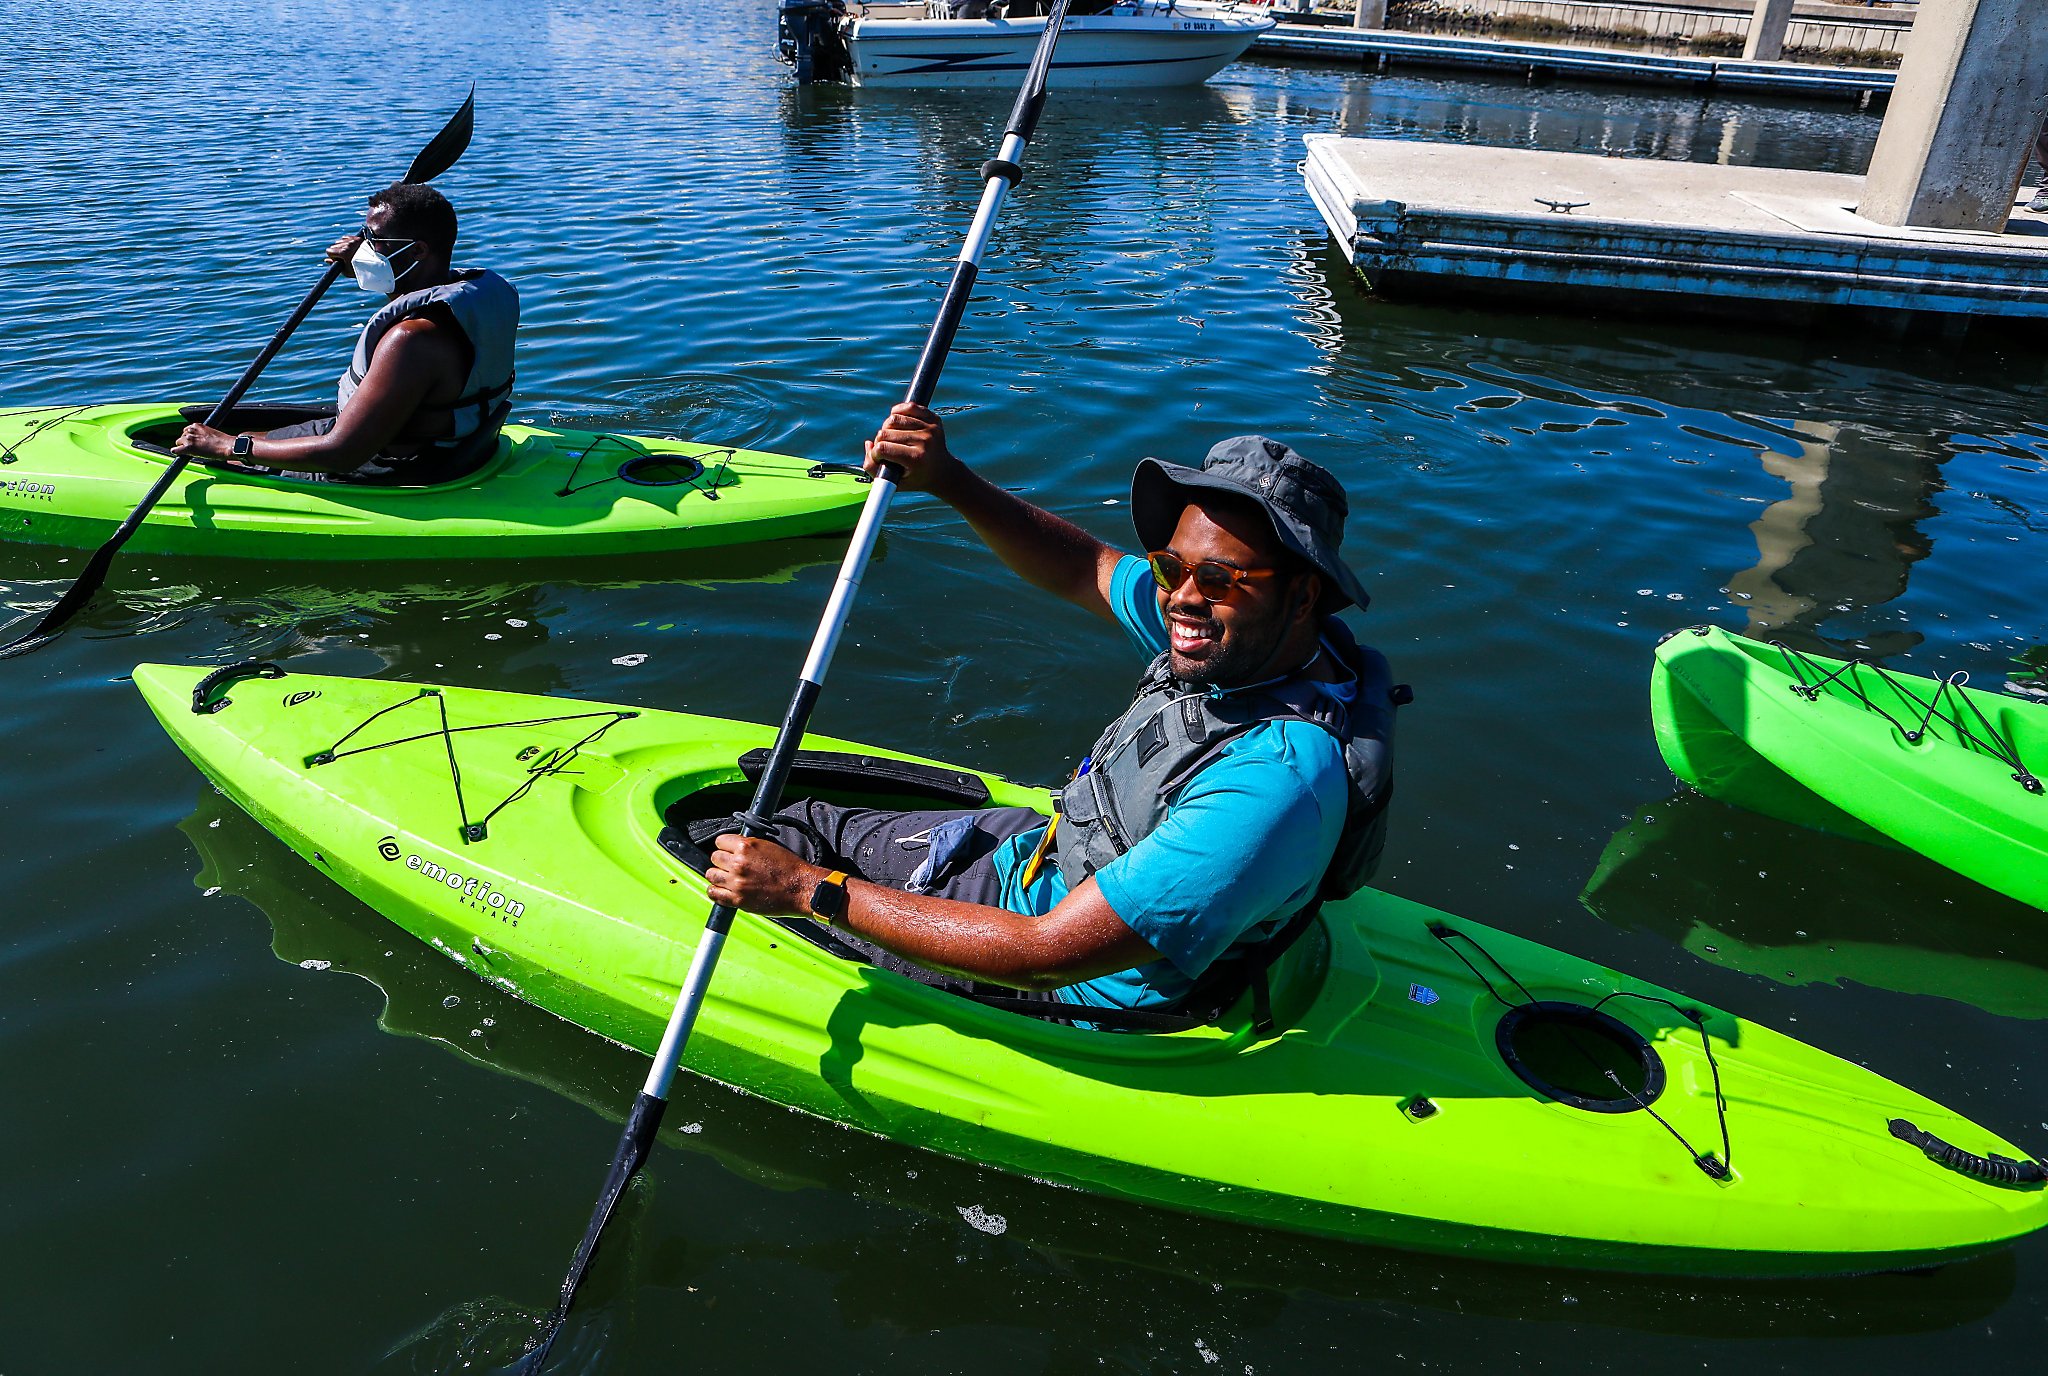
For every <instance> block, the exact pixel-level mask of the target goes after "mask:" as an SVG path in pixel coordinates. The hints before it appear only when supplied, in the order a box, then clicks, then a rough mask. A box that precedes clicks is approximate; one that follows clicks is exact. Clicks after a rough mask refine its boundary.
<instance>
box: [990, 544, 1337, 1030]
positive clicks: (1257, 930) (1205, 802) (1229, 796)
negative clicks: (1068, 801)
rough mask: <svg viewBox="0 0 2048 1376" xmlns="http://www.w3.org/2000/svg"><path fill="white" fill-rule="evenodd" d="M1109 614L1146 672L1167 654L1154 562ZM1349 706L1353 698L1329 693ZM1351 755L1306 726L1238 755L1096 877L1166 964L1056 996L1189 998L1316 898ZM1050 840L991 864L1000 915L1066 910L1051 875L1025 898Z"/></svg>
mask: <svg viewBox="0 0 2048 1376" xmlns="http://www.w3.org/2000/svg"><path fill="white" fill-rule="evenodd" d="M1110 609H1111V610H1112V611H1113V612H1114V613H1115V614H1116V619H1117V621H1118V622H1119V623H1121V624H1122V626H1123V628H1124V630H1125V632H1126V633H1128V634H1129V636H1130V638H1131V643H1132V644H1133V645H1134V646H1135V647H1136V648H1137V649H1138V650H1139V651H1140V652H1141V653H1142V654H1143V655H1144V657H1145V658H1146V659H1148V660H1150V659H1152V658H1153V657H1154V656H1156V655H1158V654H1159V653H1160V652H1162V651H1163V650H1165V649H1166V647H1167V637H1166V622H1165V621H1164V619H1163V618H1162V617H1161V616H1160V614H1159V598H1158V595H1157V585H1156V584H1155V583H1154V582H1153V580H1152V571H1151V570H1150V569H1149V568H1148V567H1146V564H1145V561H1144V560H1142V559H1139V558H1136V557H1130V556H1127V557H1126V558H1124V559H1123V560H1122V562H1120V563H1119V564H1118V565H1117V567H1116V572H1115V574H1114V576H1113V579H1112V582H1111V587H1110ZM1318 686H1319V687H1321V688H1323V689H1324V690H1325V691H1328V692H1330V693H1331V694H1332V695H1333V696H1338V697H1340V698H1343V699H1344V700H1347V701H1348V700H1349V697H1350V695H1351V693H1352V692H1353V691H1354V690H1355V685H1353V684H1350V683H1338V684H1321V685H1318ZM1347 797H1348V790H1347V786H1346V782H1345V777H1344V757H1343V751H1342V749H1341V748H1340V747H1339V745H1338V743H1337V741H1336V739H1335V738H1334V737H1332V736H1331V735H1330V733H1329V732H1327V731H1325V730H1323V729H1322V728H1321V727H1319V726H1317V725H1315V724H1314V723H1313V722H1306V721H1300V720H1293V719H1290V720H1285V721H1269V722H1263V723H1261V724H1260V725H1258V726H1255V727H1253V728H1252V729H1251V730H1249V731H1247V732H1245V733H1244V734H1243V735H1241V736H1237V737H1235V738H1233V739H1232V740H1231V741H1230V742H1229V743H1227V744H1226V745H1225V746H1224V747H1223V749H1222V751H1221V752H1219V753H1218V755H1217V757H1216V758H1215V759H1214V760H1212V761H1210V762H1209V763H1208V764H1207V765H1205V766H1203V767H1202V769H1201V770H1199V771H1198V772H1197V773H1196V774H1195V777H1194V778H1193V779H1191V780H1189V781H1188V783H1187V785H1186V786H1185V787H1184V788H1182V789H1181V791H1180V795H1179V796H1178V797H1177V798H1175V799H1174V800H1173V802H1172V806H1171V807H1170V808H1169V809H1168V811H1167V814H1166V817H1165V819H1164V820H1163V821H1161V822H1160V824H1159V826H1158V827H1157V828H1156V829H1154V831H1153V832H1152V834H1151V835H1149V836H1147V837H1145V838H1144V839H1143V840H1141V841H1139V842H1138V843H1137V844H1136V845H1134V846H1132V847H1131V848H1130V849H1129V850H1128V851H1126V852H1125V853H1124V854H1122V855H1120V856H1118V857H1117V858H1116V859H1114V860H1112V861H1110V862H1109V863H1108V864H1107V865H1104V866H1103V867H1102V868H1101V869H1099V870H1097V871H1096V872H1095V882H1096V884H1097V886H1098V887H1100V888H1101V890H1102V896H1103V897H1104V898H1106V899H1108V900H1109V906H1110V907H1112V908H1114V909H1115V910H1116V915H1117V916H1118V917H1120V918H1122V919H1123V920H1124V922H1125V923H1126V924H1127V925H1128V926H1129V927H1130V929H1131V930H1132V931H1134V932H1136V933H1137V934H1138V935H1139V936H1141V937H1143V938H1144V939H1145V940H1146V941H1147V942H1149V943H1150V944H1151V946H1152V949H1153V950H1155V951H1157V952H1159V954H1160V955H1161V956H1162V957H1164V959H1162V960H1157V961H1154V962H1153V963H1151V964H1150V965H1141V966H1139V967H1138V968H1137V969H1135V970H1124V971H1121V972H1120V973H1117V974H1113V975H1103V976H1101V977H1100V978H1097V979H1092V980H1089V981H1087V982H1086V983H1084V984H1071V985H1068V986H1067V987H1066V988H1064V989H1060V990H1058V991H1056V992H1057V993H1058V995H1059V997H1060V998H1062V999H1065V1000H1067V1001H1068V1002H1070V1003H1084V1004H1093V1005H1095V1006H1096V1007H1098V1008H1100V1007H1109V1008H1139V1007H1144V1006H1146V1005H1149V1004H1161V1003H1170V1002H1172V1001H1173V1000H1175V999H1178V998H1180V997H1182V996H1183V995H1185V994H1186V993H1187V992H1188V990H1189V989H1190V988H1191V987H1192V986H1193V984H1194V981H1195V980H1196V979H1197V978H1198V977H1200V975H1201V973H1202V972H1203V971H1204V970H1206V969H1208V968H1209V966H1210V965H1211V964H1213V963H1214V962H1215V961H1216V960H1217V958H1218V957H1220V956H1223V955H1225V954H1227V953H1228V952H1230V951H1231V950H1232V949H1233V948H1235V947H1239V946H1244V945H1250V944H1255V943H1257V942H1259V941H1261V940H1263V939H1264V938H1266V937H1267V936H1270V935H1271V934H1272V933H1273V932H1274V931H1275V930H1277V929H1278V927H1279V926H1280V925H1281V924H1282V923H1283V922H1285V921H1286V919H1287V918H1289V917H1291V916H1293V915H1294V913H1296V912H1297V911H1299V910H1300V909H1301V908H1302V907H1303V906H1304V905H1305V904H1306V903H1308V902H1309V900H1310V899H1311V898H1313V897H1314V896H1315V890H1316V886H1317V885H1318V884H1319V883H1320V882H1321V881H1322V877H1323V871H1324V870H1325V869H1326V868H1328V866H1329V863H1330V857H1331V856H1332V855H1334V854H1335V853H1336V850H1337V838H1338V835H1339V834H1340V833H1341V832H1342V831H1343V829H1344V810H1345V807H1346V800H1347ZM1044 830H1045V829H1044V828H1043V827H1039V828H1035V829H1033V830H1032V831H1029V832H1026V833H1025V834H1024V835H1022V836H1018V837H1014V838H1013V839H1011V840H1009V841H1006V842H1004V843H1003V846H1002V848H1001V849H999V850H998V851H997V852H996V854H995V857H994V861H995V867H996V874H997V876H998V877H999V878H1000V879H1001V881H1002V885H1003V890H1002V905H1003V906H1004V907H1006V908H1008V909H1010V910H1011V911H1012V912H1021V913H1034V914H1036V913H1046V912H1050V911H1051V910H1052V908H1053V905H1054V904H1056V903H1058V902H1059V901H1060V900H1061V899H1062V898H1065V897H1066V896H1067V885H1066V880H1065V879H1064V878H1063V877H1062V876H1061V874H1060V870H1059V866H1058V865H1056V864H1053V863H1051V862H1050V861H1048V862H1047V863H1046V864H1045V865H1043V866H1041V867H1040V870H1039V872H1038V874H1037V875H1036V876H1035V877H1034V878H1033V880H1032V882H1031V883H1030V884H1029V885H1028V886H1027V885H1025V884H1023V883H1022V882H1021V879H1022V875H1023V869H1024V865H1025V862H1026V861H1027V860H1028V859H1029V858H1030V855H1031V852H1032V851H1033V850H1034V849H1036V848H1037V846H1038V843H1039V840H1040V838H1041V837H1042V836H1043V835H1044Z"/></svg>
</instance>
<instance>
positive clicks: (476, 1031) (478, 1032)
mask: <svg viewBox="0 0 2048 1376" xmlns="http://www.w3.org/2000/svg"><path fill="white" fill-rule="evenodd" d="M483 1034H484V1030H483V1029H482V1028H481V1027H472V1028H470V1029H469V1035H470V1036H472V1037H481V1036H482V1035H483Z"/></svg>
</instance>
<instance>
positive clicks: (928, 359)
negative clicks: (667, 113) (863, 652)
mask: <svg viewBox="0 0 2048 1376" xmlns="http://www.w3.org/2000/svg"><path fill="white" fill-rule="evenodd" d="M1066 17H1067V0H1054V4H1053V6H1052V12H1051V13H1050V14H1048V15H1047V16H1046V19H1045V32H1044V34H1043V35H1041V36H1040V38H1039V40H1038V49H1037V51H1036V52H1035V53H1033V54H1032V58H1031V66H1030V68H1029V69H1028V70H1027V71H1026V72H1025V74H1024V87H1023V89H1022V90H1020V91H1019V92H1018V93H1017V103H1016V105H1015V106H1014V107H1013V108H1012V109H1011V111H1010V122H1009V125H1008V127H1007V128H1005V129H1004V131H1003V141H1002V147H1001V149H1000V151H998V152H997V154H996V156H995V157H994V158H993V159H991V160H990V161H989V162H986V163H984V164H982V169H981V171H982V177H983V179H984V181H983V185H982V189H981V204H980V206H979V208H977V209H976V211H975V212H974V220H973V223H971V224H970V225H969V226H968V228H967V239H966V242H965V243H964V244H962V245H961V247H960V257H959V260H958V261H957V262H956V263H955V264H954V267H953V277H952V280H951V281H949V282H948V283H947V284H946V294H945V297H944V299H943V300H942V301H941V302H940V304H939V314H938V319H937V320H935V321H933V323H932V328H931V333H930V334H928V335H926V336H925V342H924V352H923V353H922V354H921V355H920V356H919V358H918V360H917V372H916V374H915V376H913V377H912V379H911V382H910V389H909V391H908V392H906V393H905V394H904V398H903V399H904V400H905V401H909V402H915V403H916V404H918V405H920V406H924V405H928V404H929V403H930V401H931V399H932V393H933V392H934V391H935V390H937V388H938V383H939V373H940V370H941V369H943V368H944V367H945V366H946V355H947V353H948V352H949V351H950V350H951V349H952V347H953V335H954V333H955V332H956V331H957V330H958V329H959V328H960V321H961V318H962V317H963V316H964V315H965V314H966V312H967V299H968V297H969V296H970V295H971V294H972V293H973V290H974V279H975V276H976V274H977V273H978V272H979V271H980V265H981V253H982V249H983V248H985V247H986V246H987V244H988V238H989V233H990V231H991V230H992V229H993V228H994V226H995V219H996V214H997V212H999V211H1000V210H1001V209H1002V205H1003V199H1004V197H1006V196H1007V195H1008V194H1009V192H1010V189H1011V188H1012V187H1014V186H1015V185H1016V184H1017V183H1018V182H1019V181H1021V180H1023V176H1024V169H1023V167H1022V166H1021V165H1020V162H1019V160H1020V159H1021V158H1022V157H1023V156H1024V149H1025V146H1026V145H1027V144H1029V143H1030V142H1031V134H1032V131H1033V130H1034V129H1036V128H1037V127H1038V116H1039V114H1040V112H1041V111H1043V110H1044V108H1045V78H1046V72H1047V71H1048V69H1049V68H1050V67H1051V65H1052V52H1053V48H1054V46H1055V45H1056V44H1057V43H1058V42H1059V35H1060V28H1061V27H1062V25H1063V24H1064V23H1065V22H1066ZM895 476H896V475H895V470H894V469H893V468H889V467H885V468H884V469H883V471H882V474H881V476H879V477H877V478H876V479H875V485H874V487H873V488H872V489H870V490H869V492H868V498H867V504H866V505H865V506H864V507H863V508H862V509H861V515H860V523H859V525H858V526H857V527H855V529H854V532H853V542H852V544H851V545H849V546H848V548H847V551H846V558H845V560H844V561H843V562H842V563H841V564H840V566H839V581H838V582H837V583H835V584H834V585H833V588H832V596H831V599H830V600H829V601H828V602H827V603H826V604H825V615H824V617H823V618H822V619H821V620H820V622H819V623H818V632H817V635H816V636H815V637H814V638H813V639H812V641H811V651H810V655H809V657H808V658H807V659H805V661H804V668H803V676H802V677H801V678H800V679H798V681H797V685H796V693H795V695H794V696H792V697H791V698H790V701H789V710H788V711H787V712H785V713H784V714H783V718H782V726H781V729H780V730H779V731H777V733H776V736H775V747H774V749H773V750H771V751H770V752H769V755H768V764H767V767H766V768H764V769H763V770H762V771H761V779H760V782H759V783H758V784H757V785H755V788H754V800H753V802H752V803H751V804H750V805H749V807H748V810H747V811H746V812H743V813H741V814H740V821H741V825H740V833H741V834H742V835H745V836H756V835H759V834H760V833H761V832H762V831H763V830H765V829H766V826H767V823H766V820H765V819H766V818H768V817H770V816H772V815H773V814H774V812H775V810H776V808H777V807H778V806H780V804H781V802H782V787H783V783H784V782H785V781H786V780H787V779H788V777H789V769H790V765H791V764H792V763H793V762H794V760H795V758H796V752H797V747H798V745H800V744H801V743H802V741H803V737H804V727H805V726H806V725H807V724H808V723H809V721H810V719H811V709H812V708H813V707H815V706H816V705H817V701H818V695H819V692H820V691H821V690H822V688H823V686H824V682H825V673H826V670H827V669H829V668H830V667H831V664H832V653H833V651H834V650H835V649H837V648H838V645H839V636H840V633H841V632H842V631H843V630H844V629H845V627H846V619H847V616H848V614H849V613H850V612H851V611H852V608H853V598H854V594H855V593H857V592H858V591H859V590H860V582H861V577H862V575H863V574H864V573H865V572H866V571H867V566H868V559H869V557H870V556H871V555H872V554H873V553H874V548H875V543H876V541H877V540H878V539H879V538H880V535H881V530H882V522H883V520H884V519H885V518H886V517H887V516H888V513H889V503H890V501H891V500H892V499H893V498H894V497H895V495H896V482H895ZM733 916H734V914H733V910H732V909H731V908H728V907H725V906H724V905H722V904H721V905H719V906H717V907H714V908H713V909H712V910H711V915H710V916H709V917H707V918H706V919H705V921H704V935H703V936H702V937H701V938H699V940H698V942H697V951H696V954H695V956H694V957H693V958H692V960H691V962H690V970H689V973H688V974H687V975H685V976H684V978H683V985H682V988H681V990H679V991H678V992H677V994H676V1003H675V1010H674V1011H673V1012H671V1013H670V1014H669V1019H668V1028H667V1030H666V1031H664V1032H663V1033H662V1038H661V1046H660V1047H659V1048H658V1049H657V1050H656V1051H655V1053H654V1064H653V1065H652V1066H650V1067H649V1068H648V1071H647V1083H646V1084H645V1085H644V1086H643V1087H642V1089H641V1091H640V1093H639V1095H638V1097H636V1098H635V1099H634V1100H633V1111H632V1113H631V1114H630V1115H629V1116H628V1118H627V1119H626V1130H625V1131H624V1132H623V1133H622V1134H620V1136H619V1145H618V1150H617V1152H616V1153H615V1154H614V1155H613V1157H612V1164H611V1170H610V1172H609V1173H608V1174H607V1175H606V1176H605V1181H604V1189H603V1191H602V1192H601V1193H600V1194H599V1195H598V1199H597V1208H596V1209H595V1210H594V1211H593V1212H592V1213H591V1215H590V1226H589V1227H588V1228H587V1229H586V1230H585V1231H584V1234H583V1240H582V1242H580V1243H578V1244H577V1247H576V1255H575V1257H574V1258H573V1259H572V1260H571V1261H570V1263H569V1274H568V1276H567V1278H566V1279H564V1280H563V1282H562V1293H561V1298H560V1299H559V1300H557V1301H556V1304H555V1309H554V1312H553V1313H551V1314H549V1315H548V1317H547V1320H546V1321H545V1322H544V1323H543V1324H542V1325H541V1329H540V1331H539V1332H538V1333H536V1334H535V1335H534V1337H533V1341H532V1342H531V1343H529V1344H528V1345H527V1350H526V1354H525V1355H524V1356H523V1357H521V1358H520V1360H519V1361H518V1362H517V1363H515V1364H514V1366H513V1367H512V1368H511V1370H512V1371H514V1372H517V1373H520V1374H521V1376H537V1373H539V1372H540V1370H541V1368H542V1366H543V1365H544V1364H545V1363H546V1361H547V1358H548V1352H549V1350H550V1349H551V1348H552V1347H553V1346H554V1343H555V1339H556V1338H557V1337H558V1336H559V1335H560V1334H561V1331H562V1324H563V1321H564V1320H565V1319H567V1318H568V1316H569V1307H570V1305H571V1304H572V1303H574V1302H575V1298H576V1289H577V1287H578V1286H579V1285H581V1284H582V1283H583V1277H584V1274H585V1273H586V1272H587V1271H588V1270H589V1269H590V1263H591V1259H592V1258H593V1257H594V1256H595V1255H596V1253H597V1245H598V1240H599V1238H600V1237H602V1235H603V1233H604V1228H605V1224H606V1223H607V1222H609V1221H610V1219H611V1216H612V1211H613V1210H614V1209H615V1208H616V1207H617V1206H618V1202H619V1198H620V1196H621V1195H623V1194H624V1193H625V1190H626V1187H627V1186H628V1185H629V1184H631V1183H632V1180H633V1176H634V1175H635V1174H636V1173H637V1172H638V1171H639V1169H640V1167H641V1165H642V1164H643V1163H644V1162H645V1161H646V1160H647V1153H648V1151H649V1149H650V1148H652V1147H653V1145H654V1136H655V1133H656V1131H657V1130H658V1129H659V1128H660V1126H661V1116H662V1113H663V1112H664V1111H665V1110H666V1109H667V1108H668V1091H669V1085H670V1083H671V1082H672V1081H673V1080H674V1079H675V1073H676V1064H677V1062H679V1061H680V1060H681V1059H682V1055H683V1048H684V1046H685V1045H687V1044H688V1042H689V1040H690V1029H691V1028H692V1027H693V1026H694V1025H695V1024H696V1021H697V1014H698V1011H699V1010H700V1009H702V1008H703V1006H704V993H705V990H706V989H707V988H709V986H710V983H711V973H712V971H713V970H714V969H716V968H717V965H718V955H719V952H720V950H721V949H722V948H723V947H724V945H725V937H726V933H727V932H728V931H729V930H731V927H732V919H733Z"/></svg>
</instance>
